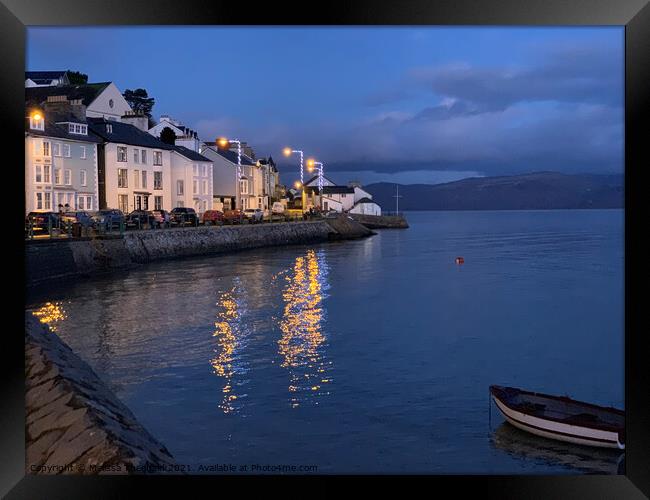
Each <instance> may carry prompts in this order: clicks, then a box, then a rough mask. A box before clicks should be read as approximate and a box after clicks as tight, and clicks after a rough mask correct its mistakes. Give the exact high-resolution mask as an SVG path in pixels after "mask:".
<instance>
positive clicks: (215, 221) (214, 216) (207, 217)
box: [201, 210, 224, 226]
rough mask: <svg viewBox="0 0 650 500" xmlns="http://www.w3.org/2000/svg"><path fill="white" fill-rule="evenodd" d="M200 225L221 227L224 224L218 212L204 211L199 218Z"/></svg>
mask: <svg viewBox="0 0 650 500" xmlns="http://www.w3.org/2000/svg"><path fill="white" fill-rule="evenodd" d="M201 223H202V224H205V225H206V226H216V225H222V224H223V223H224V215H223V212H220V211H219V210H206V211H205V212H203V215H202V216H201Z"/></svg>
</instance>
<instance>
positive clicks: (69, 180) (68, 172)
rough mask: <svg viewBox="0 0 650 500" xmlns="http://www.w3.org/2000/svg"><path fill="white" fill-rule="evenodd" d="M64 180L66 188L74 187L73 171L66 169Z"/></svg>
mask: <svg viewBox="0 0 650 500" xmlns="http://www.w3.org/2000/svg"><path fill="white" fill-rule="evenodd" d="M63 179H64V181H65V184H66V186H70V185H72V170H70V169H67V168H66V169H65V170H64V171H63Z"/></svg>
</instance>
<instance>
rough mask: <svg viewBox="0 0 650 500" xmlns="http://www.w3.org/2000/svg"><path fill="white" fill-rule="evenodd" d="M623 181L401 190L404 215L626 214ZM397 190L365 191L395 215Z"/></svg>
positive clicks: (483, 183) (528, 181)
mask: <svg viewBox="0 0 650 500" xmlns="http://www.w3.org/2000/svg"><path fill="white" fill-rule="evenodd" d="M623 184H624V182H623V175H596V174H576V175H568V174H561V173H558V172H535V173H530V174H523V175H513V176H504V177H473V178H469V179H463V180H460V181H455V182H448V183H445V184H407V185H403V184H400V185H399V194H400V195H401V196H402V197H401V198H400V199H399V208H400V211H402V210H544V209H562V208H564V209H566V208H622V207H623V206H624V192H623ZM395 186H396V185H395V184H394V183H387V182H379V183H375V184H369V185H367V186H364V189H365V190H366V191H368V192H369V193H371V194H372V196H373V199H374V200H375V201H377V203H379V204H380V205H381V207H382V209H383V210H385V211H392V210H395V198H394V197H393V196H394V195H395Z"/></svg>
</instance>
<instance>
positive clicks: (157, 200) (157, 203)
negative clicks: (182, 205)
mask: <svg viewBox="0 0 650 500" xmlns="http://www.w3.org/2000/svg"><path fill="white" fill-rule="evenodd" d="M153 209H154V210H162V209H163V207H162V196H154V197H153Z"/></svg>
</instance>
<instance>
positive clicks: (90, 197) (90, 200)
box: [86, 196, 93, 210]
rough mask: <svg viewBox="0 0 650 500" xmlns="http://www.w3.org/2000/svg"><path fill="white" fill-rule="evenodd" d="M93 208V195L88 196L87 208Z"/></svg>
mask: <svg viewBox="0 0 650 500" xmlns="http://www.w3.org/2000/svg"><path fill="white" fill-rule="evenodd" d="M92 209H93V197H92V196H86V210H92Z"/></svg>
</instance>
